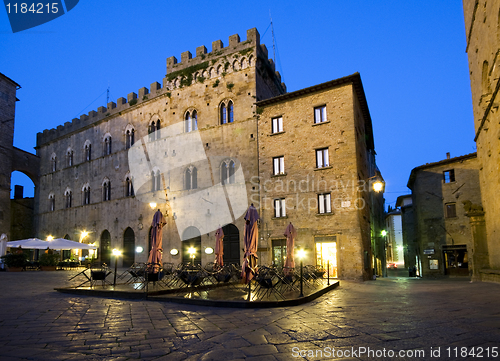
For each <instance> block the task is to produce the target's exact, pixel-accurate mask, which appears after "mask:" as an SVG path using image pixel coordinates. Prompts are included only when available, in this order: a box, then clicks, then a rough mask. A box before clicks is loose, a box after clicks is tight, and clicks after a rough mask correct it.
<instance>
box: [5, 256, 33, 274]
mask: <svg viewBox="0 0 500 361" xmlns="http://www.w3.org/2000/svg"><path fill="white" fill-rule="evenodd" d="M2 259H3V262H4V263H5V265H6V266H7V270H8V271H10V272H20V271H22V270H23V268H24V266H25V265H26V263H27V262H28V255H27V254H25V253H9V254H6V255H5V256H2Z"/></svg>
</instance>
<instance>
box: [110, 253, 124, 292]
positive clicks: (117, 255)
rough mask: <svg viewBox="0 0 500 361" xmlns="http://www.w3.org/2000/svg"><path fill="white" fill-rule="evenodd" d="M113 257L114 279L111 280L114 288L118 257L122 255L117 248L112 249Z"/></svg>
mask: <svg viewBox="0 0 500 361" xmlns="http://www.w3.org/2000/svg"><path fill="white" fill-rule="evenodd" d="M112 252H113V256H115V277H114V279H113V287H115V286H116V273H117V272H116V269H117V267H118V257H120V256H121V255H122V251H120V250H119V249H117V248H113V251H112Z"/></svg>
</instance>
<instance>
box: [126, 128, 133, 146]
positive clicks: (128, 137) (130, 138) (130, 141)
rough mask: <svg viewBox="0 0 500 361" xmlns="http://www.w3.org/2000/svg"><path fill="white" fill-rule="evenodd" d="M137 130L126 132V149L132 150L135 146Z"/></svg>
mask: <svg viewBox="0 0 500 361" xmlns="http://www.w3.org/2000/svg"><path fill="white" fill-rule="evenodd" d="M134 137H135V130H134V129H133V128H132V129H128V130H127V131H126V132H125V149H130V147H132V146H133V145H134Z"/></svg>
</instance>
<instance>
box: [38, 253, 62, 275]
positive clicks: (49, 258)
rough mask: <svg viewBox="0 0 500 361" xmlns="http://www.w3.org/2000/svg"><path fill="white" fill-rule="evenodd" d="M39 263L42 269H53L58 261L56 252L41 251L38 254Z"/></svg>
mask: <svg viewBox="0 0 500 361" xmlns="http://www.w3.org/2000/svg"><path fill="white" fill-rule="evenodd" d="M39 263H40V269H41V270H42V271H55V270H56V266H57V264H58V263H59V255H58V254H57V253H54V254H53V253H43V254H42V255H41V256H40V259H39Z"/></svg>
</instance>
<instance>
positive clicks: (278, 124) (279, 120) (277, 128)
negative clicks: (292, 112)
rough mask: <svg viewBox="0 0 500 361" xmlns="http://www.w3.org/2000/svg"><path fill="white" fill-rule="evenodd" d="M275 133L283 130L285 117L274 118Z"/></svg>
mask: <svg viewBox="0 0 500 361" xmlns="http://www.w3.org/2000/svg"><path fill="white" fill-rule="evenodd" d="M272 130H273V133H280V132H282V131H283V118H282V117H278V118H273V129H272Z"/></svg>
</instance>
